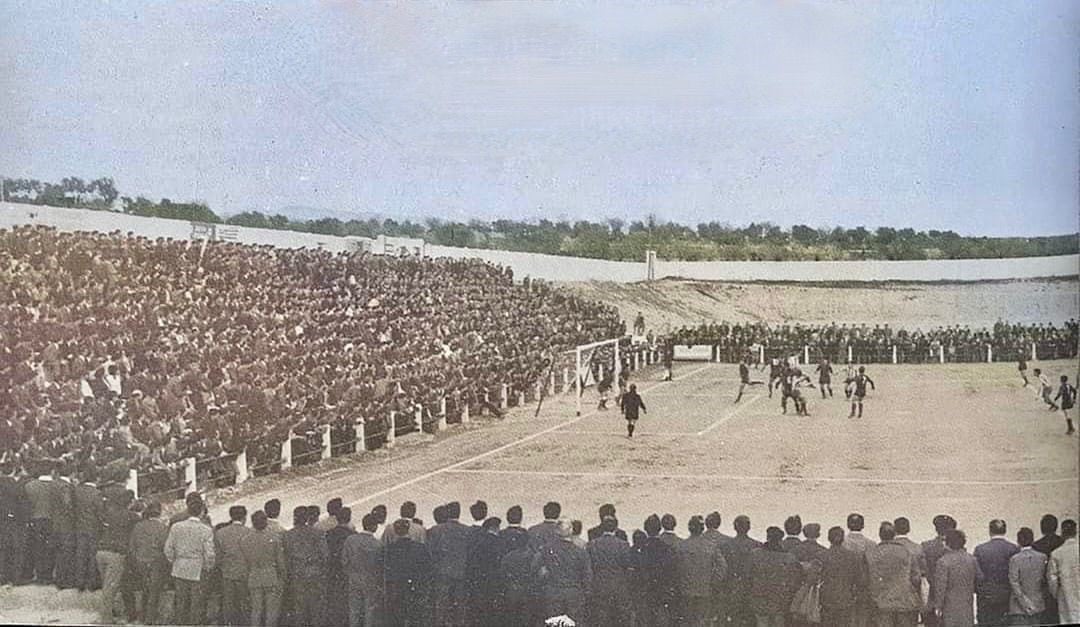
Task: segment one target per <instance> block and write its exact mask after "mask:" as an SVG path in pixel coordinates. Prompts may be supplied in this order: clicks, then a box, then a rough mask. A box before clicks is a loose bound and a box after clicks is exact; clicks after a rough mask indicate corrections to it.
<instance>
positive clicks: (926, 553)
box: [922, 514, 956, 627]
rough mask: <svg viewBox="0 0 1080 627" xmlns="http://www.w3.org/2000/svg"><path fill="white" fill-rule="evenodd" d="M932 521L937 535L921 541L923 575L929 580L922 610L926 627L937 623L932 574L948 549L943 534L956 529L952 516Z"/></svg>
mask: <svg viewBox="0 0 1080 627" xmlns="http://www.w3.org/2000/svg"><path fill="white" fill-rule="evenodd" d="M933 522H934V532H935V533H936V534H937V535H936V536H935V537H933V538H931V539H929V540H927V541H925V542H923V543H922V552H923V562H924V564H925V565H926V570H925V571H923V576H924V577H926V580H927V581H928V582H930V586H929V594H928V598H927V599H926V604H925V607H924V608H923V612H922V618H923V623H924V624H925V625H926V627H937V625H938V616H937V612H935V611H934V605H933V604H934V598H935V597H936V594H937V591H936V589H935V583H934V582H935V577H934V575H935V573H936V572H937V562H938V560H939V559H941V557H942V556H943V555H945V553H946V552H947V551H948V547H946V546H945V534H946V533H948V532H949V530H951V529H956V521H955V520H954V519H953V518H952V516H948V515H946V514H938V515H937V516H934V521H933Z"/></svg>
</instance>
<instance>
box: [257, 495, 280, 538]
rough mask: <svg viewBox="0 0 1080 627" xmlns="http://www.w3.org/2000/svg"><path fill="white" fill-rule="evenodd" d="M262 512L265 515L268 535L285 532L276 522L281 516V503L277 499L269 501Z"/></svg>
mask: <svg viewBox="0 0 1080 627" xmlns="http://www.w3.org/2000/svg"><path fill="white" fill-rule="evenodd" d="M262 511H263V513H265V514H266V529H267V530H268V531H269V532H270V533H281V532H283V531H285V528H284V527H282V526H281V523H279V522H278V516H280V515H281V501H279V500H278V499H270V500H269V501H267V502H266V503H265V504H264V505H263V509H262Z"/></svg>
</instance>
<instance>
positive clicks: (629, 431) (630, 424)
mask: <svg viewBox="0 0 1080 627" xmlns="http://www.w3.org/2000/svg"><path fill="white" fill-rule="evenodd" d="M619 405H620V407H621V409H622V413H623V416H624V417H625V418H626V437H628V438H632V437H634V427H635V426H636V425H637V421H638V411H639V410H640V411H643V412H645V413H649V412H648V411H646V409H645V401H643V400H641V396H640V395H639V394H638V392H637V386H636V385H634V384H633V383H631V384H630V390H629V391H628V392H627V393H626V394H623V397H622V400H621V401H620V402H619Z"/></svg>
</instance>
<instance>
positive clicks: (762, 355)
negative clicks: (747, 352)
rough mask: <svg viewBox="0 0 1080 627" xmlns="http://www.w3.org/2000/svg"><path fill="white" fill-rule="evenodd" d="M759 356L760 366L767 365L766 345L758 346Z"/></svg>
mask: <svg viewBox="0 0 1080 627" xmlns="http://www.w3.org/2000/svg"><path fill="white" fill-rule="evenodd" d="M757 354H758V363H759V364H763V363H765V345H764V344H759V345H758V347H757Z"/></svg>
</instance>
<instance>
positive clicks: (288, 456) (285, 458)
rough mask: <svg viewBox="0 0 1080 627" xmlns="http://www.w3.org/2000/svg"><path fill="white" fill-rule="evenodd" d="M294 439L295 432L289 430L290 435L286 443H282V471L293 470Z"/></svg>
mask: <svg viewBox="0 0 1080 627" xmlns="http://www.w3.org/2000/svg"><path fill="white" fill-rule="evenodd" d="M292 439H293V432H292V429H289V435H288V436H286V438H285V441H284V442H282V443H281V469H282V470H288V469H290V468H292Z"/></svg>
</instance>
